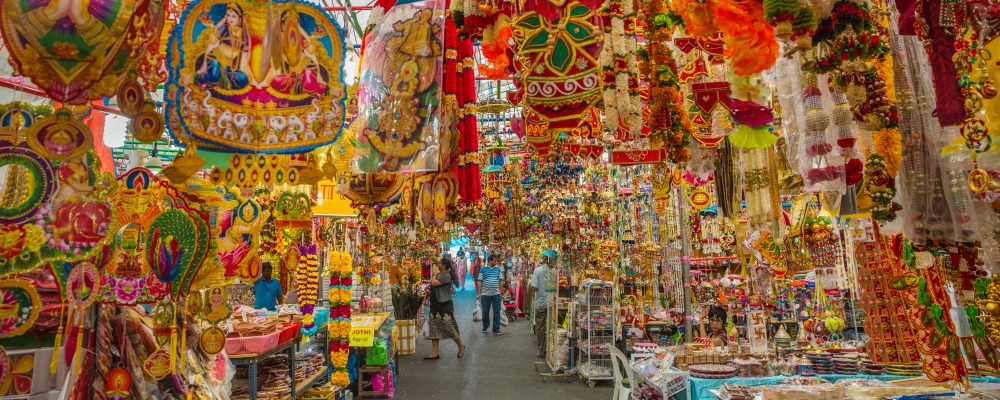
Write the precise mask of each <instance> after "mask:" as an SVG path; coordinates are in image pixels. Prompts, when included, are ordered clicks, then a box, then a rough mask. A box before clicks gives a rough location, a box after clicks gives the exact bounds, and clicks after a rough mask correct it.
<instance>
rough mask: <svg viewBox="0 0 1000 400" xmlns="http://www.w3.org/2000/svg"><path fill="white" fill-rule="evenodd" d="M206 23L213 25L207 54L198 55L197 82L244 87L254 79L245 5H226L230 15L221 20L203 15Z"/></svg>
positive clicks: (229, 88) (221, 87) (216, 86)
mask: <svg viewBox="0 0 1000 400" xmlns="http://www.w3.org/2000/svg"><path fill="white" fill-rule="evenodd" d="M202 23H204V24H205V25H207V26H209V27H210V28H213V29H214V31H212V32H211V33H210V34H209V37H208V46H207V47H206V48H205V54H204V55H202V56H200V57H198V60H197V61H196V62H195V66H196V67H197V68H198V69H197V72H196V74H195V82H196V83H197V84H199V85H202V86H205V87H210V88H211V87H215V88H218V89H224V90H240V89H243V88H245V87H247V86H248V85H250V84H251V83H255V82H253V76H252V75H251V74H250V73H249V71H250V47H251V41H250V31H249V30H247V23H246V19H245V15H244V13H243V7H241V6H240V5H239V4H236V3H229V4H227V5H226V14H225V17H223V18H222V20H221V21H219V22H218V23H213V21H211V19H209V17H208V16H207V15H202Z"/></svg>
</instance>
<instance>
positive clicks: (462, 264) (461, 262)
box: [455, 248, 469, 290]
mask: <svg viewBox="0 0 1000 400" xmlns="http://www.w3.org/2000/svg"><path fill="white" fill-rule="evenodd" d="M457 256H458V261H457V262H456V263H455V272H457V273H458V288H459V289H461V290H465V274H467V273H469V261H468V260H467V259H466V258H465V251H464V250H462V248H459V249H458V255H457Z"/></svg>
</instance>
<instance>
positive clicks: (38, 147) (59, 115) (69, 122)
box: [27, 110, 94, 161]
mask: <svg viewBox="0 0 1000 400" xmlns="http://www.w3.org/2000/svg"><path fill="white" fill-rule="evenodd" d="M27 138H28V144H29V145H30V146H31V148H32V149H33V150H35V151H36V152H37V153H38V154H39V155H41V156H42V157H45V158H47V159H50V160H54V161H65V160H67V159H70V158H79V157H80V156H82V155H83V154H84V153H86V152H87V150H90V149H91V148H93V147H94V137H93V136H92V135H91V134H90V128H87V125H84V124H83V123H82V122H80V120H79V119H77V118H76V117H74V116H73V114H71V113H70V112H69V111H66V110H59V111H56V112H55V114H53V115H52V116H50V117H48V118H45V119H42V120H40V121H37V123H34V124H32V125H31V130H30V131H29V132H28V133H27Z"/></svg>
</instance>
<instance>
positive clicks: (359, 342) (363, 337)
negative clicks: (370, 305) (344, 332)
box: [350, 327, 375, 347]
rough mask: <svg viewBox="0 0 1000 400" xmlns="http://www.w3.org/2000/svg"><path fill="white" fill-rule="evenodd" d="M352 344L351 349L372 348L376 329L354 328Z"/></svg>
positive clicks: (352, 329) (351, 337) (351, 338)
mask: <svg viewBox="0 0 1000 400" xmlns="http://www.w3.org/2000/svg"><path fill="white" fill-rule="evenodd" d="M350 342H351V347H371V346H372V344H373V343H375V328H371V327H352V328H351V336H350Z"/></svg>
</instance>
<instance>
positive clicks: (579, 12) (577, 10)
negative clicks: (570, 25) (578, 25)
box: [569, 3, 590, 18]
mask: <svg viewBox="0 0 1000 400" xmlns="http://www.w3.org/2000/svg"><path fill="white" fill-rule="evenodd" d="M588 13H590V8H588V7H587V6H585V5H583V4H580V3H575V4H573V5H571V6H570V8H569V17H570V18H574V17H585V16H587V14H588Z"/></svg>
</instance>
